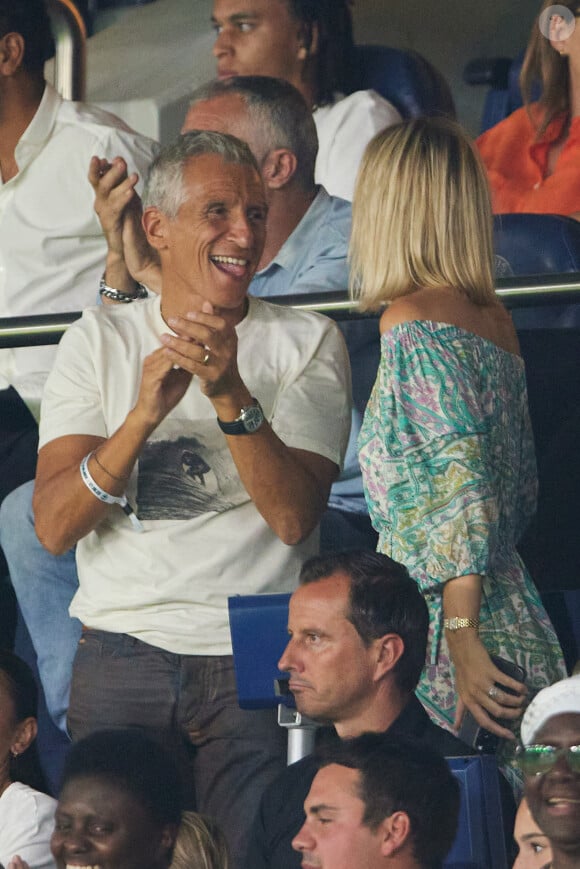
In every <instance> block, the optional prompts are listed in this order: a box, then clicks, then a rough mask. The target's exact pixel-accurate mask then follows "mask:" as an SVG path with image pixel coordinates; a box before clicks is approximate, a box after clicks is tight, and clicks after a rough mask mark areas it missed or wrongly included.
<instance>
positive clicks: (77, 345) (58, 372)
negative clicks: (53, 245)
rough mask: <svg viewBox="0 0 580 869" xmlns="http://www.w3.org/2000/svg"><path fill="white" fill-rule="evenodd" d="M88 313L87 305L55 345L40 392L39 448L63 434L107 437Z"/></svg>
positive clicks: (89, 314) (89, 313)
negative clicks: (88, 324) (81, 314)
mask: <svg viewBox="0 0 580 869" xmlns="http://www.w3.org/2000/svg"><path fill="white" fill-rule="evenodd" d="M93 316H94V314H93ZM89 317H91V312H90V309H89V311H85V313H84V314H83V316H82V318H81V319H80V320H77V321H76V322H75V323H73V324H72V326H70V327H69V328H68V330H67V331H66V332H65V334H64V335H63V337H62V339H61V341H60V344H59V345H58V351H57V354H56V361H55V363H54V366H53V368H52V370H51V372H50V374H49V375H48V380H47V381H46V386H45V388H44V393H43V396H42V404H41V409H40V423H39V449H40V448H41V447H43V446H45V444H47V443H48V442H49V441H52V440H55V439H56V438H59V437H64V436H65V435H72V434H79V435H88V434H90V435H96V436H98V437H108V434H109V433H108V432H107V428H106V424H105V420H104V416H103V409H102V399H101V395H100V392H99V388H98V385H97V379H96V375H95V367H94V363H93V351H92V346H91V345H92V342H91V341H90V340H89V330H88V329H87V320H88V319H89Z"/></svg>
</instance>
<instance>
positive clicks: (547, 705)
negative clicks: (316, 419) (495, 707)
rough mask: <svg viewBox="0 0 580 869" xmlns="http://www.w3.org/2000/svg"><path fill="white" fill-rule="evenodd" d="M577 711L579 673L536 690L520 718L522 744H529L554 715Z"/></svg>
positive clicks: (578, 710)
mask: <svg viewBox="0 0 580 869" xmlns="http://www.w3.org/2000/svg"><path fill="white" fill-rule="evenodd" d="M566 712H577V713H578V714H579V715H580V675H578V676H571V677H570V678H569V679H562V681H561V682H555V683H554V684H553V685H550V686H549V688H543V689H542V690H541V691H538V693H537V694H536V696H535V697H534V699H533V700H532V702H531V703H530V705H529V706H528V708H527V709H526V711H525V713H524V717H523V719H522V726H521V731H520V735H521V738H522V742H523V744H524V745H531V744H532V743H533V741H534V737H535V735H536V733H537V732H538V730H540V728H541V727H543V726H544V724H545V723H546V721H547V720H548V719H549V718H553V717H554V715H563V714H565V713H566Z"/></svg>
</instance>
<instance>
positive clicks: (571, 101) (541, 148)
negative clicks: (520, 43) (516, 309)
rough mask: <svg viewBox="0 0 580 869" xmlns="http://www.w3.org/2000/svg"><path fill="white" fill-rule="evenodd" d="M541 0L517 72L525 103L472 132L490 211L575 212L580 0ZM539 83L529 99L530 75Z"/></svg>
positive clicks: (578, 198)
mask: <svg viewBox="0 0 580 869" xmlns="http://www.w3.org/2000/svg"><path fill="white" fill-rule="evenodd" d="M551 6H553V0H544V2H543V3H542V9H541V10H540V14H539V16H538V18H537V19H536V21H535V22H534V27H533V30H532V35H531V37H530V41H529V44H528V48H527V51H526V55H525V58H524V63H523V67H522V73H521V77H520V82H521V88H522V93H523V96H524V107H523V108H521V109H518V110H517V111H515V112H513V114H511V115H509V117H507V118H505V119H504V120H503V121H501V122H500V123H499V124H497V125H496V126H495V127H492V128H491V129H490V130H487V131H486V132H485V133H483V134H482V135H481V136H480V137H479V138H478V139H477V147H478V149H479V152H480V154H481V156H482V158H483V162H484V163H485V166H486V168H487V172H488V176H489V181H490V185H491V189H492V198H493V210H494V212H495V213H496V214H498V213H499V214H502V213H507V212H516V211H518V212H535V213H543V214H565V215H570V216H572V217H575V218H577V219H579V218H580V2H579V0H561V2H560V3H559V7H556V8H561V6H564V7H566V9H567V10H569V14H567V15H566V14H564V11H562V15H558V14H550V11H548V10H549V7H551ZM537 80H539V81H540V82H541V85H542V95H541V97H540V99H539V101H538V102H532V101H531V91H532V85H533V83H534V81H537Z"/></svg>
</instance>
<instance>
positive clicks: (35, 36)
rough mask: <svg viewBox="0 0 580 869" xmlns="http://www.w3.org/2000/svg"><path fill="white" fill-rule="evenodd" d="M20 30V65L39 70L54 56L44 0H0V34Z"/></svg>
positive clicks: (38, 71) (29, 70) (31, 69)
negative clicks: (21, 39) (22, 42)
mask: <svg viewBox="0 0 580 869" xmlns="http://www.w3.org/2000/svg"><path fill="white" fill-rule="evenodd" d="M12 32H14V33H20V35H21V36H22V38H23V39H24V58H23V60H22V67H23V69H25V70H26V71H27V72H31V73H42V71H43V69H44V64H45V63H46V61H47V60H50V58H51V57H53V56H54V38H53V35H52V30H51V27H50V18H49V15H48V11H47V8H46V4H45V2H44V0H0V37H2V36H5V35H6V34H7V33H12Z"/></svg>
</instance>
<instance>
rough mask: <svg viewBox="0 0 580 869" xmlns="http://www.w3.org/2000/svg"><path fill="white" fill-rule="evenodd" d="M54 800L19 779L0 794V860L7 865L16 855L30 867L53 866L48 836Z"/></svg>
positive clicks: (52, 819) (50, 831)
mask: <svg viewBox="0 0 580 869" xmlns="http://www.w3.org/2000/svg"><path fill="white" fill-rule="evenodd" d="M55 809H56V800H53V798H52V797H49V796H48V795H47V794H43V793H41V792H40V791H35V790H33V789H32V788H29V787H28V785H24V784H22V783H21V782H13V784H11V785H9V786H8V787H7V788H6V790H5V791H4V793H3V794H2V796H0V863H1V864H2V865H3V866H8V863H9V862H10V860H11V859H12V858H13V857H15V856H16V855H18V856H19V857H22V859H23V860H25V861H26V863H28V865H29V866H30V869H54V860H53V859H52V855H51V853H50V837H51V836H52V831H53V829H54V811H55Z"/></svg>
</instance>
